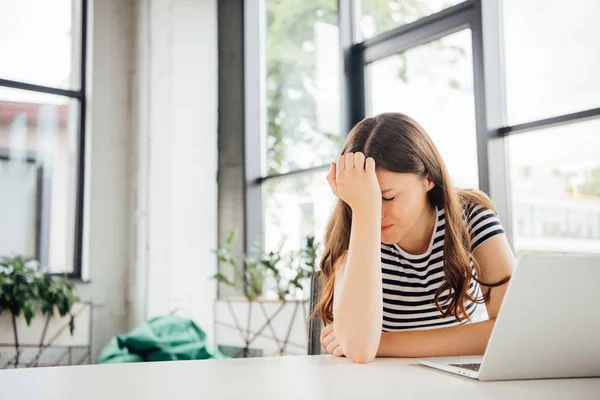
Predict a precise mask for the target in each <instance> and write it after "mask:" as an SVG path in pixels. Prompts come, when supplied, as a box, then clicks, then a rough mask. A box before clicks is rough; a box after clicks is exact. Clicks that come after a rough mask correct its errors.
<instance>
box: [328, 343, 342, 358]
mask: <svg viewBox="0 0 600 400" xmlns="http://www.w3.org/2000/svg"><path fill="white" fill-rule="evenodd" d="M331 354H333V355H334V356H336V357H343V356H344V352H343V351H342V346H338V347H337V348H336V349H335V350H333V353H331Z"/></svg>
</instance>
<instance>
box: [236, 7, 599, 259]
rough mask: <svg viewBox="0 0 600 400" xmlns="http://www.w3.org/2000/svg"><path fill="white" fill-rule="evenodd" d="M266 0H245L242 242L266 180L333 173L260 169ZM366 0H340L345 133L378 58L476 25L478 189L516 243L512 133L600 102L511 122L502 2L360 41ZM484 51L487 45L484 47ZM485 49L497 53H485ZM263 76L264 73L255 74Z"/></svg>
mask: <svg viewBox="0 0 600 400" xmlns="http://www.w3.org/2000/svg"><path fill="white" fill-rule="evenodd" d="M264 1H268V0H248V1H246V2H244V78H245V80H244V81H245V84H244V111H245V114H244V115H245V116H244V122H245V123H244V143H245V145H244V150H245V151H244V169H245V186H244V195H245V196H244V210H245V212H244V227H245V228H244V243H245V248H246V249H248V248H249V247H250V244H251V243H256V241H257V240H259V239H260V238H261V232H263V231H264V230H265V229H268V227H264V226H263V222H264V221H263V216H262V214H263V202H264V199H263V198H262V185H264V184H265V183H266V182H268V181H271V180H280V179H285V178H287V177H292V176H296V175H302V174H307V173H311V172H315V171H323V172H325V171H327V169H328V168H329V164H327V165H322V166H316V167H311V168H306V169H299V170H294V171H290V172H286V173H283V174H275V175H264V176H263V175H262V174H261V162H262V160H261V157H264V156H265V155H264V154H262V153H261V141H262V140H263V135H265V133H266V132H265V129H266V126H267V123H266V122H267V121H266V113H265V112H264V111H265V109H264V107H265V105H264V104H262V103H263V102H264V101H263V92H262V91H263V90H264V82H265V78H266V77H265V75H264V74H265V71H264V68H263V67H262V65H263V64H262V63H263V62H264V61H265V54H264V42H261V41H262V40H263V39H264V37H265V29H266V26H265V17H264V10H263V11H262V12H261V10H260V8H261V6H264ZM360 5H361V0H349V1H346V0H338V17H339V18H338V23H339V32H340V35H339V37H340V51H341V55H342V62H341V64H340V65H341V71H340V76H341V77H342V83H341V86H340V88H341V89H340V97H341V98H340V101H341V103H340V104H341V106H342V121H341V122H342V125H341V126H342V131H343V132H344V135H346V134H347V133H348V132H349V131H350V128H351V127H352V126H353V125H355V124H356V123H357V122H359V121H360V120H361V119H363V118H364V117H365V105H366V92H367V91H366V87H365V68H366V67H367V65H368V64H369V63H371V62H373V61H376V60H379V59H382V58H384V57H387V56H390V55H393V54H398V53H400V52H402V51H406V50H408V49H410V48H413V47H415V46H418V45H421V44H423V43H427V42H430V41H432V40H436V39H439V38H441V37H443V36H446V35H449V34H452V33H455V32H458V31H460V30H463V29H470V30H471V38H472V50H473V80H474V82H473V84H474V98H475V126H476V141H477V151H478V172H479V188H480V189H481V190H483V191H484V192H486V193H488V194H489V195H490V196H491V197H492V199H493V201H494V203H495V205H496V207H497V209H498V213H499V215H500V217H501V219H502V221H503V224H504V227H505V231H506V234H507V237H508V239H509V242H510V243H511V245H512V243H514V240H513V239H514V237H513V234H514V229H513V223H514V222H513V218H512V210H513V207H512V204H511V202H512V193H511V185H510V176H509V173H510V172H509V171H510V168H509V166H510V155H509V151H508V138H509V137H510V136H512V135H517V134H520V133H524V132H530V131H534V130H542V129H547V128H550V127H555V126H559V125H567V124H573V123H577V122H581V121H586V120H590V119H597V118H600V107H598V108H591V109H586V110H580V111H578V112H573V113H569V114H563V115H558V116H553V117H551V118H544V119H536V120H531V121H528V122H525V123H520V124H515V125H510V124H508V123H507V119H506V94H505V90H506V88H505V85H504V76H505V75H504V63H505V59H504V44H503V32H502V29H503V23H502V20H503V0H498V1H485V0H466V1H463V2H461V3H458V4H456V5H454V6H452V7H449V8H446V9H444V10H442V11H439V12H437V13H435V14H432V15H429V16H426V17H424V18H422V19H419V20H417V21H414V22H412V23H409V24H406V25H402V26H399V27H397V28H395V29H392V30H390V31H388V32H384V33H382V34H380V35H378V36H375V37H373V38H371V39H368V40H365V41H361V42H357V41H356V37H357V34H356V33H357V29H358V21H359V20H360ZM484 50H485V51H484ZM485 54H490V55H491V56H488V57H485ZM257 77H258V78H259V79H257Z"/></svg>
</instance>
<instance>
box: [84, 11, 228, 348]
mask: <svg viewBox="0 0 600 400" xmlns="http://www.w3.org/2000/svg"><path fill="white" fill-rule="evenodd" d="M88 43H89V50H90V53H91V59H90V63H89V64H88V65H89V68H90V69H89V71H88V72H89V75H88V76H89V85H88V89H89V108H88V111H89V115H88V118H89V123H88V127H89V129H88V149H89V150H88V155H87V158H88V159H87V177H86V182H87V188H86V204H85V213H86V221H85V223H86V227H87V229H86V237H85V239H84V242H85V249H84V259H85V261H84V273H85V277H87V278H89V280H90V282H89V283H82V284H80V285H79V290H80V295H81V297H82V299H83V300H88V301H92V303H93V305H94V309H93V327H92V329H93V352H94V358H95V357H96V356H97V354H98V352H99V351H100V350H101V349H102V347H104V345H105V344H106V343H107V342H108V341H109V340H110V338H111V337H112V336H114V335H116V334H119V333H124V332H126V331H128V330H130V329H131V328H133V327H134V326H135V325H137V324H139V323H140V322H142V321H143V320H145V319H147V318H151V317H154V316H157V315H162V314H165V313H168V312H170V311H172V310H175V309H177V308H181V309H183V310H185V314H187V315H188V316H190V317H192V318H194V319H195V320H196V321H197V322H198V324H199V325H200V326H201V327H202V329H204V330H205V331H206V332H207V333H208V334H209V336H210V337H211V339H212V338H213V337H214V335H213V333H214V299H215V294H216V287H215V283H214V282H213V281H210V280H208V277H209V276H210V275H212V274H214V272H216V260H215V257H214V254H212V253H211V251H210V250H211V249H213V248H216V246H217V240H216V236H217V180H216V176H217V74H218V72H217V1H216V0H95V1H94V0H92V1H91V2H90V36H89V42H88Z"/></svg>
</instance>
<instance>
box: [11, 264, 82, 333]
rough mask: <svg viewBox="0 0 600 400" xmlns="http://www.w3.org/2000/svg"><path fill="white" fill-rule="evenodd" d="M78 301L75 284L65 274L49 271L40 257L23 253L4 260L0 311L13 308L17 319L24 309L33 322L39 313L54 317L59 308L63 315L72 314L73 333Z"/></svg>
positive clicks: (28, 319) (25, 314)
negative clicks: (27, 259) (29, 256)
mask: <svg viewBox="0 0 600 400" xmlns="http://www.w3.org/2000/svg"><path fill="white" fill-rule="evenodd" d="M77 301H79V298H78V297H77V295H76V290H75V285H73V283H71V282H70V281H69V280H68V279H67V278H65V277H59V276H52V275H49V274H47V273H46V272H45V271H44V270H42V269H41V268H40V266H39V263H38V262H37V261H35V260H31V261H25V260H24V259H23V257H20V256H16V257H13V258H3V259H2V260H1V261H0V314H1V313H3V312H10V313H11V314H12V316H13V320H14V319H15V318H17V317H19V316H20V315H21V313H23V316H24V318H25V321H26V322H27V325H29V324H30V323H31V320H32V319H33V317H34V316H35V315H37V314H38V313H41V314H42V315H45V316H47V317H51V316H53V315H54V313H55V312H56V311H58V314H59V315H60V316H61V317H64V316H66V315H69V316H70V320H69V330H70V332H71V335H72V334H73V331H74V330H75V322H74V317H73V314H71V308H72V307H73V304H74V303H75V302H77Z"/></svg>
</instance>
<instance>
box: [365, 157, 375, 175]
mask: <svg viewBox="0 0 600 400" xmlns="http://www.w3.org/2000/svg"><path fill="white" fill-rule="evenodd" d="M365 169H366V170H367V172H369V173H373V174H374V173H375V160H374V159H373V158H372V157H369V158H367V160H366V161H365Z"/></svg>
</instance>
